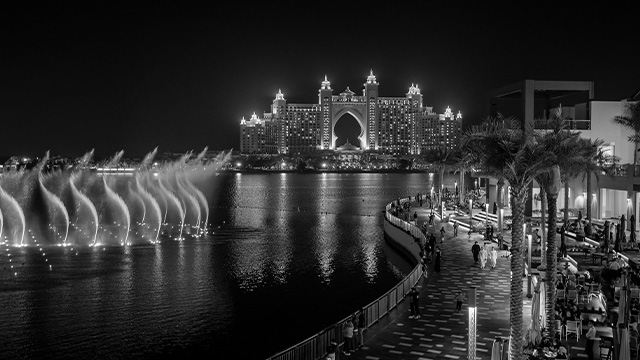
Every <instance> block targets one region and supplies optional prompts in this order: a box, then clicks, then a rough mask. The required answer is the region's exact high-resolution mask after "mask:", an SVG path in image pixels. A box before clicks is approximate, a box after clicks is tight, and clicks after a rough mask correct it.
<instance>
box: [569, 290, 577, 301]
mask: <svg viewBox="0 0 640 360" xmlns="http://www.w3.org/2000/svg"><path fill="white" fill-rule="evenodd" d="M567 299H568V300H573V301H575V302H578V290H567Z"/></svg>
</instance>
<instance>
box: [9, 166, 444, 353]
mask: <svg viewBox="0 0 640 360" xmlns="http://www.w3.org/2000/svg"><path fill="white" fill-rule="evenodd" d="M453 181H454V180H453V178H452V180H451V183H453ZM430 186H431V185H430V180H429V177H428V176H427V175H426V174H221V175H220V176H218V177H217V178H216V179H215V182H214V183H213V184H210V186H209V187H208V188H206V189H204V190H203V191H204V192H205V194H207V197H208V200H209V203H210V207H211V212H210V216H209V219H210V224H211V230H212V231H213V232H214V234H212V235H210V236H207V237H204V238H202V239H189V240H187V241H184V242H180V243H178V242H173V241H170V240H168V239H163V242H162V243H161V244H159V245H155V246H154V245H141V246H135V247H126V248H120V247H106V248H77V249H74V250H73V251H72V250H70V249H69V248H51V249H46V252H47V255H46V256H42V254H41V252H40V251H38V249H35V248H18V249H15V248H12V249H11V251H10V253H11V257H9V256H8V255H7V254H4V253H1V254H0V269H3V270H2V272H1V273H0V303H1V304H3V306H1V307H0V318H1V319H3V320H2V326H0V348H1V349H3V354H4V355H3V356H7V357H8V358H16V357H20V358H48V359H58V358H68V357H72V358H79V357H98V358H112V359H119V358H122V359H131V358H136V359H140V358H158V356H159V354H162V355H167V356H171V355H176V354H180V355H181V356H192V357H194V358H198V357H197V356H195V354H196V353H198V352H199V351H206V352H208V355H210V353H211V352H215V353H218V354H219V353H226V352H229V351H236V350H237V348H236V347H235V345H234V344H236V343H237V342H238V341H244V340H245V339H246V338H247V337H248V336H251V337H252V339H251V342H252V344H254V345H255V346H251V347H248V348H246V349H245V348H243V349H242V351H243V356H246V357H247V358H258V359H259V358H265V357H267V356H269V355H272V354H274V353H275V352H277V351H280V350H283V349H285V348H286V347H288V346H290V345H293V344H294V343H295V342H297V341H300V340H303V339H305V338H307V337H309V336H311V335H313V334H314V333H315V332H317V331H319V330H320V329H322V328H324V327H326V326H328V325H330V324H332V323H333V322H335V321H336V320H338V319H340V318H343V317H345V316H347V315H348V314H349V313H351V312H352V311H354V310H356V309H357V308H359V307H360V306H362V305H365V304H366V303H369V302H370V301H372V300H374V299H375V298H377V297H378V296H380V295H382V294H384V293H385V292H386V291H387V290H389V289H390V288H391V287H392V286H394V285H395V284H396V283H397V282H398V281H399V280H400V279H401V278H402V277H403V276H404V274H406V273H407V272H408V271H409V270H410V269H411V266H410V265H409V264H407V263H405V262H404V261H403V260H402V259H401V257H400V256H399V255H398V254H397V253H396V252H394V251H392V250H389V248H388V247H387V245H386V243H385V242H384V238H383V231H382V209H383V208H384V205H385V204H386V203H387V202H389V201H390V200H391V199H394V198H396V197H400V196H407V195H415V194H416V193H417V192H418V191H423V192H426V191H428V189H430ZM76 253H78V255H76ZM45 257H46V258H47V259H48V261H47V262H44V258H45ZM10 258H12V261H11V263H12V264H14V265H15V264H20V265H19V267H20V268H19V269H18V272H19V275H18V276H17V277H16V276H12V275H13V272H11V271H9V270H6V268H7V267H8V266H10V263H9V259H10ZM390 259H393V262H391V261H390ZM22 263H24V264H25V265H24V266H22V265H21V264H22ZM47 265H52V266H53V269H52V270H49V269H48V268H47ZM0 357H2V356H0Z"/></svg>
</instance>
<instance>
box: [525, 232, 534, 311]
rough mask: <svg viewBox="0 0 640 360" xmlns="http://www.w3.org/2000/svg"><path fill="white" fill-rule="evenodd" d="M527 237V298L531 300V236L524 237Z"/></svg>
mask: <svg viewBox="0 0 640 360" xmlns="http://www.w3.org/2000/svg"><path fill="white" fill-rule="evenodd" d="M526 237H527V297H528V298H529V299H531V298H532V297H533V294H531V249H532V245H531V241H532V240H531V239H532V236H531V235H526Z"/></svg>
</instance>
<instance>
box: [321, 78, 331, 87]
mask: <svg viewBox="0 0 640 360" xmlns="http://www.w3.org/2000/svg"><path fill="white" fill-rule="evenodd" d="M322 90H331V83H330V82H329V80H327V75H325V76H324V81H323V82H322Z"/></svg>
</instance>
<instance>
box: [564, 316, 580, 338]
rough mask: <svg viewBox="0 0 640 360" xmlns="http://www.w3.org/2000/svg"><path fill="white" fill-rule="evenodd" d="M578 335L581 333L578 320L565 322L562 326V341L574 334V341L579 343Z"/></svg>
mask: <svg viewBox="0 0 640 360" xmlns="http://www.w3.org/2000/svg"><path fill="white" fill-rule="evenodd" d="M580 333H582V323H581V321H580V320H567V324H566V325H565V326H564V339H565V340H567V338H568V337H569V334H576V341H580Z"/></svg>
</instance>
